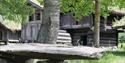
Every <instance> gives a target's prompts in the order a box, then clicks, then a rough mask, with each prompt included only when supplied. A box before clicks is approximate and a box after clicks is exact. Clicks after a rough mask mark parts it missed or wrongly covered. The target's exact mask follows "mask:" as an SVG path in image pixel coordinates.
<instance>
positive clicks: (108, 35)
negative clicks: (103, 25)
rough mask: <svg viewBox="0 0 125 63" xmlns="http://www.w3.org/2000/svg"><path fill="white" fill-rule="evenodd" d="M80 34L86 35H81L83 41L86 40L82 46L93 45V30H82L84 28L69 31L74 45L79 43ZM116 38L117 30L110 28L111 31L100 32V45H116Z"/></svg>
mask: <svg viewBox="0 0 125 63" xmlns="http://www.w3.org/2000/svg"><path fill="white" fill-rule="evenodd" d="M81 36H86V37H83V38H84V39H85V41H87V45H84V46H92V45H93V32H92V31H89V32H84V30H83V31H78V32H72V33H71V37H72V44H73V45H75V46H78V45H79V44H80V43H79V42H78V41H79V40H80V39H81V38H82V37H81ZM83 38H82V39H83ZM117 39H118V32H117V31H112V30H111V31H105V32H101V36H100V46H117V42H118V40H117ZM85 41H83V42H85Z"/></svg>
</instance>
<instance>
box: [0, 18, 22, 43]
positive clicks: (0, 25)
mask: <svg viewBox="0 0 125 63" xmlns="http://www.w3.org/2000/svg"><path fill="white" fill-rule="evenodd" d="M20 34H21V25H20V24H18V23H16V22H14V21H7V20H6V21H0V42H19V38H20V37H21V35H20Z"/></svg>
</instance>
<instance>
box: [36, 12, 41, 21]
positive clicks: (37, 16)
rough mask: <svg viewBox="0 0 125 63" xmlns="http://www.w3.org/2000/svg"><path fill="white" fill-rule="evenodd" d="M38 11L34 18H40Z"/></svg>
mask: <svg viewBox="0 0 125 63" xmlns="http://www.w3.org/2000/svg"><path fill="white" fill-rule="evenodd" d="M40 17H41V16H40V12H38V13H35V18H36V20H40Z"/></svg>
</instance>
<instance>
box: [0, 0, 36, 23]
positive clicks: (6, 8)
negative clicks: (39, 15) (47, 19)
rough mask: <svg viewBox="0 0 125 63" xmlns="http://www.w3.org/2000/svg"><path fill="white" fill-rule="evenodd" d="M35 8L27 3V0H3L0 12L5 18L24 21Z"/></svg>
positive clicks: (0, 3)
mask: <svg viewBox="0 0 125 63" xmlns="http://www.w3.org/2000/svg"><path fill="white" fill-rule="evenodd" d="M33 12H34V9H33V8H32V7H31V6H29V5H27V0H1V2H0V14H1V15H2V16H4V18H6V19H9V20H14V21H17V22H21V23H23V22H24V21H25V19H26V18H27V16H28V15H30V14H32V13H33Z"/></svg>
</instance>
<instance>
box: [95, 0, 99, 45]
mask: <svg viewBox="0 0 125 63" xmlns="http://www.w3.org/2000/svg"><path fill="white" fill-rule="evenodd" d="M99 42H100V0H95V21H94V46H95V47H99Z"/></svg>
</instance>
